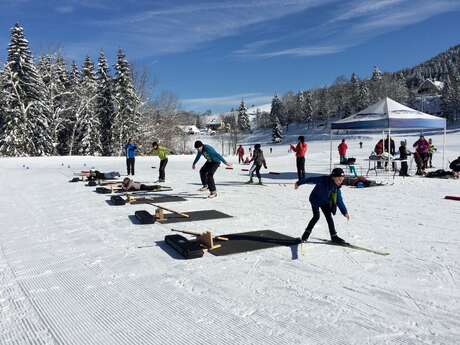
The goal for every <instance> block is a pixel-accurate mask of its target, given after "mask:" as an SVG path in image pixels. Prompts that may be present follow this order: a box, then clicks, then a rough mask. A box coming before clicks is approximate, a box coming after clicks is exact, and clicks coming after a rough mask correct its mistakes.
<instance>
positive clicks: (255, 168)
mask: <svg viewBox="0 0 460 345" xmlns="http://www.w3.org/2000/svg"><path fill="white" fill-rule="evenodd" d="M261 168H262V165H259V164H254V165H253V166H252V167H251V169H250V170H249V176H250V177H251V179H252V177H253V176H254V172H255V173H256V176H257V178H258V179H259V181H260V179H261V178H262V177H261V176H260V169H261Z"/></svg>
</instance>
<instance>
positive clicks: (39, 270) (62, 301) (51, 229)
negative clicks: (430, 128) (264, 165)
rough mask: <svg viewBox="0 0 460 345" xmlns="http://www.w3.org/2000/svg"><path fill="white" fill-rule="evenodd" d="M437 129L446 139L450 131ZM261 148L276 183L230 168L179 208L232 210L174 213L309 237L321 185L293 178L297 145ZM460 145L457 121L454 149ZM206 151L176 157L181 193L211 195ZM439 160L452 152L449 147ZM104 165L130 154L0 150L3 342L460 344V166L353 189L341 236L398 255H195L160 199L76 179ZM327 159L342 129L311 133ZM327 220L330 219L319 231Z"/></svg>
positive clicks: (217, 229)
mask: <svg viewBox="0 0 460 345" xmlns="http://www.w3.org/2000/svg"><path fill="white" fill-rule="evenodd" d="M295 136H296V135H294V133H293V136H292V138H288V140H291V139H292V143H295ZM260 138H262V137H260ZM404 138H407V139H408V142H409V144H412V143H413V142H414V141H415V140H416V136H404ZM395 139H396V142H397V143H398V141H399V139H400V138H399V137H396V138H395ZM433 139H434V142H435V144H437V145H438V146H439V147H440V146H441V143H442V137H441V136H440V135H434V136H433ZM254 140H259V138H256V139H253V141H254ZM376 140H377V136H376V135H361V136H359V137H349V146H350V156H355V157H357V158H358V161H360V160H361V159H362V158H365V157H366V156H368V155H369V153H370V151H371V150H372V148H373V146H374V144H375V142H376ZM248 141H251V140H248ZM359 141H363V143H364V148H363V149H359V145H358V142H359ZM285 142H286V141H285ZM337 145H338V142H337V141H336V142H334V148H335V147H336V146H337ZM263 148H264V150H265V154H266V157H267V161H268V167H269V170H270V171H278V172H282V173H284V174H281V175H266V176H264V181H265V182H266V184H267V185H268V186H267V187H260V186H248V185H244V184H242V182H244V181H246V180H247V176H246V175H245V174H246V173H245V172H242V171H241V166H239V165H238V164H235V169H233V170H227V169H224V168H223V167H221V168H220V169H219V170H218V172H217V174H216V181H217V183H218V186H217V188H218V194H219V196H218V198H216V199H212V200H207V199H198V198H193V196H192V198H189V199H188V201H186V202H178V203H172V204H168V207H171V208H174V209H177V210H179V211H192V210H204V209H216V210H219V211H222V212H225V213H228V214H231V215H232V216H233V218H229V219H224V220H212V221H201V222H190V223H181V224H177V225H175V226H174V227H175V228H179V229H185V230H191V231H198V232H201V231H206V230H211V231H213V233H215V234H224V233H233V232H245V231H250V230H258V229H271V230H275V231H278V232H281V233H283V234H286V235H290V236H295V237H297V236H300V235H301V234H302V232H303V230H304V228H305V226H306V223H307V222H308V220H309V218H310V217H311V210H310V207H309V204H308V202H307V198H308V195H309V193H310V191H311V190H312V188H313V187H312V186H310V185H305V186H302V187H301V188H300V189H299V190H297V191H295V190H294V189H293V187H292V185H290V184H288V185H286V186H285V185H284V183H292V182H294V180H295V159H294V158H293V156H292V153H288V146H287V145H286V144H284V145H277V146H274V147H273V148H274V149H273V153H272V154H270V153H269V148H268V146H266V145H264V147H263ZM459 154H460V134H459V133H458V132H457V133H456V132H453V133H451V134H449V136H448V140H447V151H446V158H448V159H451V160H452V159H454V158H456V157H457V156H458V155H459ZM334 158H335V161H337V160H338V157H337V156H336V153H335V150H334ZM157 159H158V158H152V157H140V158H138V159H137V161H136V179H138V180H141V181H153V180H155V179H156V178H157V172H158V171H157V169H152V168H151V167H152V166H156V167H158V160H157ZM192 160H193V157H192V156H171V157H170V161H169V164H168V166H167V171H166V173H167V185H169V186H172V187H173V188H174V191H173V192H171V193H170V194H177V193H181V192H189V193H192V194H200V193H199V192H197V189H198V188H199V186H200V183H199V176H198V171H193V170H192V169H191V165H192ZM230 160H232V161H235V157H231V158H230ZM434 164H435V166H437V167H440V166H441V153H440V152H438V153H437V154H436V155H435V158H434ZM362 165H363V168H364V169H365V168H367V164H366V163H365V162H362ZM93 166H94V167H96V168H97V169H99V170H101V171H107V170H119V171H120V172H122V173H124V172H125V166H124V160H123V159H122V158H94V157H51V158H14V159H7V158H2V159H0V176H1V178H0V183H1V189H2V193H1V198H0V224H1V231H0V246H1V251H0V312H1V313H0V344H78V345H80V344H91V345H94V344H136V345H137V344H149V345H150V344H289V345H291V344H327V345H330V344H379V345H380V344H414V345H415V344H452V345H454V344H458V343H459V340H460V250H459V246H460V233H459V226H458V223H459V221H460V203H459V202H458V201H449V200H444V199H443V197H444V196H445V195H458V196H460V181H459V180H442V179H428V178H418V177H412V178H406V179H402V178H399V177H396V180H395V183H394V185H386V186H384V187H378V188H367V189H355V188H349V187H344V188H343V195H344V199H345V202H346V204H347V207H348V210H349V212H350V215H351V220H350V222H347V221H346V220H345V218H343V217H342V216H340V215H337V216H336V217H335V222H336V226H337V229H338V233H339V235H340V236H342V237H343V238H345V239H346V240H348V241H350V242H352V243H355V244H358V245H362V246H366V247H370V248H373V249H376V250H383V251H388V252H390V253H391V254H390V255H389V256H379V255H375V254H371V253H367V252H363V251H357V250H352V249H346V248H341V247H335V246H329V245H319V244H307V245H305V246H304V255H301V253H300V251H299V250H298V248H295V247H292V248H290V247H277V248H272V249H266V250H261V251H254V252H248V253H243V254H236V255H231V256H221V257H217V256H213V255H211V254H205V256H204V257H203V258H201V259H195V260H182V259H180V258H178V257H177V256H176V255H174V254H172V252H171V251H170V250H169V249H168V248H167V246H166V245H165V244H164V243H163V242H162V241H163V239H164V236H165V235H167V234H170V233H171V232H170V228H171V227H170V226H167V225H160V224H154V225H136V224H133V223H132V222H131V220H130V218H129V216H130V215H133V214H134V212H135V211H136V210H140V209H147V210H150V211H151V212H153V208H152V207H149V206H147V205H125V206H117V207H115V206H110V205H108V203H107V202H106V201H107V200H108V198H109V197H108V196H106V195H100V194H96V193H94V187H86V186H84V185H83V184H82V183H67V181H68V180H69V179H70V178H71V177H72V173H73V172H75V171H79V170H82V169H87V168H90V167H93ZM328 168H329V142H328V141H327V140H314V141H310V142H309V153H308V158H307V172H309V173H310V172H311V173H325V172H327V171H328ZM365 170H366V169H365ZM264 172H265V173H266V172H267V171H264ZM385 178H386V177H385V176H378V177H376V179H377V180H381V181H384V180H385ZM327 233H328V232H327V225H326V223H325V221H324V218H321V219H320V222H319V223H318V224H317V226H316V228H315V230H314V232H313V235H312V236H314V237H327Z"/></svg>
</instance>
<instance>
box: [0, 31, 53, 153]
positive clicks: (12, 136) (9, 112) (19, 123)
mask: <svg viewBox="0 0 460 345" xmlns="http://www.w3.org/2000/svg"><path fill="white" fill-rule="evenodd" d="M1 92H2V97H1V99H2V102H3V104H2V108H3V111H2V113H3V115H2V117H3V119H2V121H1V122H2V127H3V128H2V131H1V137H0V152H1V153H2V154H4V155H7V156H23V155H27V156H41V155H48V154H51V153H52V152H53V147H52V144H51V138H50V132H49V124H48V120H49V116H50V110H49V108H48V107H47V104H46V102H45V101H44V99H45V97H44V93H45V91H44V84H43V82H42V80H41V78H40V76H39V75H38V72H37V68H36V66H35V64H34V61H33V57H32V53H31V51H30V49H29V42H28V41H27V39H26V38H25V36H24V29H23V28H22V27H21V26H20V25H19V24H16V25H15V26H14V27H13V28H12V29H11V40H10V44H9V47H8V58H7V63H6V66H5V69H4V75H3V80H2V85H1Z"/></svg>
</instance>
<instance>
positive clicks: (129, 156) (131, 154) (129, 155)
mask: <svg viewBox="0 0 460 345" xmlns="http://www.w3.org/2000/svg"><path fill="white" fill-rule="evenodd" d="M136 151H137V146H136V144H133V142H132V139H131V138H129V140H128V143H127V144H126V145H125V153H126V167H127V170H128V176H129V175H134V162H135V158H136Z"/></svg>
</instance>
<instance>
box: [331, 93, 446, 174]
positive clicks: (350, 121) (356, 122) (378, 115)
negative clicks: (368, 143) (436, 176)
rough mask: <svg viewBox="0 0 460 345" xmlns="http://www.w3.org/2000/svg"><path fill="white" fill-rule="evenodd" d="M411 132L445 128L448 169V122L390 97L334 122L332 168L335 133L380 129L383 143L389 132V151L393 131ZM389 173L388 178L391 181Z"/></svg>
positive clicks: (332, 126)
mask: <svg viewBox="0 0 460 345" xmlns="http://www.w3.org/2000/svg"><path fill="white" fill-rule="evenodd" d="M395 129H398V130H400V129H409V130H424V129H444V139H443V149H442V168H443V169H444V168H445V156H444V152H445V146H446V119H444V118H441V117H438V116H433V115H429V114H425V113H422V112H421V111H418V110H415V109H412V108H409V107H407V106H405V105H403V104H400V103H398V102H396V101H394V100H392V99H391V98H388V97H386V98H383V99H381V100H379V101H378V102H376V103H374V104H372V105H370V106H368V107H367V108H366V109H364V110H362V111H360V112H359V113H356V114H354V115H351V116H349V117H347V118H344V119H342V120H338V121H335V122H332V123H331V131H330V155H329V169H330V170H331V169H332V134H333V131H338V130H347V131H363V130H381V131H382V133H383V135H382V137H383V140H385V137H384V136H385V131H386V132H387V133H388V148H390V136H391V130H395ZM391 160H392V157H391V155H390V154H389V155H388V164H389V166H391ZM389 174H390V172H389V170H388V178H389Z"/></svg>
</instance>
